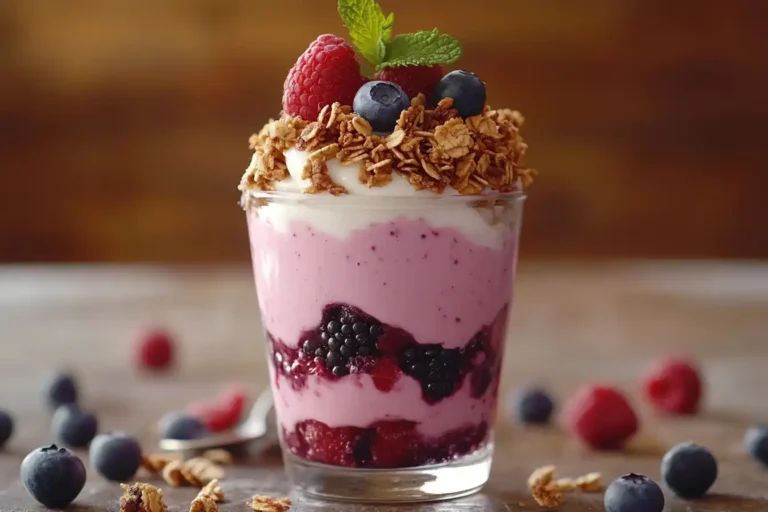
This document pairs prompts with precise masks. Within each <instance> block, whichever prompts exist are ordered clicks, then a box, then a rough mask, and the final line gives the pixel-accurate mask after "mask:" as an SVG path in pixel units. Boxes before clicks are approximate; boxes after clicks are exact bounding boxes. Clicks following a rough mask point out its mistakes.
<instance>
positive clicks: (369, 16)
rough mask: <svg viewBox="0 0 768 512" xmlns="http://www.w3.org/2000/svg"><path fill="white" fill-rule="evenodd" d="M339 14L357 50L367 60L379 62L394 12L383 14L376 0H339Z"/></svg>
mask: <svg viewBox="0 0 768 512" xmlns="http://www.w3.org/2000/svg"><path fill="white" fill-rule="evenodd" d="M339 15H340V16H341V19H342V21H344V25H346V26H347V29H349V37H350V39H352V44H354V45H355V48H357V51H359V52H360V54H361V55H362V56H363V57H364V58H365V59H366V60H367V61H368V62H370V63H372V64H374V65H377V64H380V63H381V62H382V61H383V60H384V57H385V56H386V53H387V43H388V42H389V40H390V39H391V38H392V25H393V24H394V22H395V15H394V13H393V14H390V15H389V16H384V12H383V11H382V10H381V6H380V5H379V4H378V3H377V2H376V0H339Z"/></svg>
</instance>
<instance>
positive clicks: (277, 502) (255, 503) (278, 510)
mask: <svg viewBox="0 0 768 512" xmlns="http://www.w3.org/2000/svg"><path fill="white" fill-rule="evenodd" d="M248 506H249V507H251V510H253V511H254V512H288V511H289V510H291V500H290V498H273V497H272V496H254V497H253V498H251V501H249V502H248Z"/></svg>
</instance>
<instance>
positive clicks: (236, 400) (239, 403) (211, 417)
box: [187, 387, 248, 432]
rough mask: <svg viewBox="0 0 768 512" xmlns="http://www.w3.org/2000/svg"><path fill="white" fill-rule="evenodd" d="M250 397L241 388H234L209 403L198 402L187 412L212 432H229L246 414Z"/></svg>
mask: <svg viewBox="0 0 768 512" xmlns="http://www.w3.org/2000/svg"><path fill="white" fill-rule="evenodd" d="M247 399H248V395H247V394H246V392H245V390H243V389H242V388H240V387H233V388H230V389H229V390H227V391H226V392H224V393H223V394H222V395H221V396H220V397H218V398H216V399H215V400H213V401H209V402H196V403H193V404H191V405H190V406H189V407H188V408H187V412H189V413H190V414H191V415H193V416H194V417H196V418H197V419H199V420H200V421H202V422H203V424H204V425H205V426H206V427H207V428H208V430H210V431H211V432H221V431H222V430H228V429H230V428H232V427H234V426H235V425H237V423H238V422H239V421H240V418H242V416H243V413H244V412H245V403H246V401H247Z"/></svg>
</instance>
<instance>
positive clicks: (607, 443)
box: [563, 385, 639, 450]
mask: <svg viewBox="0 0 768 512" xmlns="http://www.w3.org/2000/svg"><path fill="white" fill-rule="evenodd" d="M563 421H564V424H565V427H566V428H567V429H568V430H569V431H570V432H571V433H572V434H574V435H575V436H577V437H578V438H579V439H581V440H582V441H583V442H584V443H585V444H587V445H588V446H591V447H592V448H595V449H598V450H613V449H617V448H621V447H622V446H623V445H624V444H625V443H626V442H627V440H629V438H630V437H632V436H633V435H634V434H635V433H636V432H637V429H638V423H639V421H638V419H637V415H636V414H635V411H634V410H632V406H630V405H629V402H628V401H627V399H626V398H625V397H624V395H622V394H621V393H620V392H619V391H617V390H615V389H613V388H609V387H606V386H594V385H593V386H585V387H583V388H581V389H580V390H579V391H578V392H577V393H576V394H575V395H574V396H573V397H572V398H571V399H570V400H569V401H568V403H567V404H566V406H565V409H564V410H563Z"/></svg>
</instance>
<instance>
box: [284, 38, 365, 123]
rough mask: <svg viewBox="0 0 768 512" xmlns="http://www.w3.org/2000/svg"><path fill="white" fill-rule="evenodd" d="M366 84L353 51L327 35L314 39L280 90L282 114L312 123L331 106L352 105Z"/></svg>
mask: <svg viewBox="0 0 768 512" xmlns="http://www.w3.org/2000/svg"><path fill="white" fill-rule="evenodd" d="M365 82H366V79H365V78H364V77H363V75H362V74H361V73H360V63H359V62H358V61H357V58H356V56H355V49H354V48H353V47H352V46H351V45H350V44H349V43H347V42H346V41H344V39H342V38H340V37H338V36H334V35H331V34H324V35H321V36H320V37H318V38H317V39H316V40H315V41H314V42H312V44H310V45H309V48H307V49H306V50H305V51H304V53H303V54H302V55H301V57H299V60H298V61H297V62H296V64H295V65H294V66H293V68H291V71H290V72H289V73H288V77H287V78H286V79H285V84H284V86H283V110H285V112H286V113H288V114H290V115H292V116H300V117H302V118H303V119H305V120H308V121H312V120H315V119H316V118H317V115H318V114H319V113H320V110H321V109H322V108H323V107H324V106H326V105H330V104H332V103H334V102H337V101H338V102H339V103H341V104H342V105H352V100H354V98H355V94H356V93H357V90H358V89H359V88H360V87H361V86H362V85H363V84H364V83H365Z"/></svg>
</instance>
